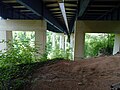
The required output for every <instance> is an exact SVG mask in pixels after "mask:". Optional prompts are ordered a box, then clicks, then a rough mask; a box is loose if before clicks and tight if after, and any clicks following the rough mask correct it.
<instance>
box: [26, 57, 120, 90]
mask: <svg viewBox="0 0 120 90" xmlns="http://www.w3.org/2000/svg"><path fill="white" fill-rule="evenodd" d="M31 82H32V83H31V84H29V85H26V86H25V87H24V90H110V86H111V85H112V84H114V83H118V82H120V55H115V56H104V57H97V58H91V59H84V60H79V61H59V62H56V63H54V64H50V65H49V64H48V65H46V66H43V67H40V68H38V69H37V70H35V72H34V73H33V76H32V79H31Z"/></svg>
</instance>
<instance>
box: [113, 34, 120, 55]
mask: <svg viewBox="0 0 120 90" xmlns="http://www.w3.org/2000/svg"><path fill="white" fill-rule="evenodd" d="M117 52H120V34H116V35H115V41H114V48H113V55H114V54H116V53H117Z"/></svg>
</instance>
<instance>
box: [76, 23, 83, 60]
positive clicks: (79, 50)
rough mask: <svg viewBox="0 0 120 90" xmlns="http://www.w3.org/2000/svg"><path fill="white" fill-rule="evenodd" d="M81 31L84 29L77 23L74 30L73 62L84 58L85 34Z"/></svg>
mask: <svg viewBox="0 0 120 90" xmlns="http://www.w3.org/2000/svg"><path fill="white" fill-rule="evenodd" d="M82 29H84V28H82V26H81V25H79V23H77V25H76V30H75V47H74V60H80V59H81V58H83V57H84V43H85V33H84V32H83V30H82Z"/></svg>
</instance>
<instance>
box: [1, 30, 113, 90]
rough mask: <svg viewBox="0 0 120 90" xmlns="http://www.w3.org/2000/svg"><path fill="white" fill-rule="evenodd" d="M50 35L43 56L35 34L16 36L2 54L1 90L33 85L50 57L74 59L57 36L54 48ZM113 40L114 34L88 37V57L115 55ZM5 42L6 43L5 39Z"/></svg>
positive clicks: (19, 34)
mask: <svg viewBox="0 0 120 90" xmlns="http://www.w3.org/2000/svg"><path fill="white" fill-rule="evenodd" d="M17 33H18V34H17ZM51 36H52V33H51V32H47V45H46V53H45V54H43V55H41V53H39V52H38V49H37V48H35V45H34V44H33V42H34V40H35V37H34V32H32V33H30V34H27V33H25V32H20V33H19V32H16V33H14V40H13V41H9V42H7V47H8V48H7V50H3V51H0V90H18V89H20V87H22V86H23V85H25V84H26V83H29V82H30V78H31V74H32V72H33V71H34V70H35V69H36V68H38V67H40V65H44V64H43V63H44V62H49V61H50V60H49V61H48V58H50V59H54V61H55V60H61V59H67V60H69V59H71V58H73V57H72V48H70V46H69V43H68V45H67V47H66V49H65V50H63V49H60V47H59V39H60V38H59V37H56V40H55V44H56V45H55V47H52V37H51ZM103 37H104V38H103ZM113 41H114V35H113V34H100V35H99V36H98V35H97V36H96V35H90V34H86V44H85V56H86V57H92V56H98V55H99V53H102V54H105V55H110V54H112V49H113ZM2 43H6V42H5V41H4V40H3V41H2ZM31 43H32V44H31ZM55 58H56V59H55Z"/></svg>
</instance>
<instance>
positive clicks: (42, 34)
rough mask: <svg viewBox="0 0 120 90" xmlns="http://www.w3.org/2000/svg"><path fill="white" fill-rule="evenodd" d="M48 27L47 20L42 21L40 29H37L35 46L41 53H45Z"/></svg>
mask: <svg viewBox="0 0 120 90" xmlns="http://www.w3.org/2000/svg"><path fill="white" fill-rule="evenodd" d="M46 28H47V27H46V22H45V21H41V24H40V30H35V46H36V47H37V48H38V50H39V52H40V53H41V54H44V53H45V45H46Z"/></svg>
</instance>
